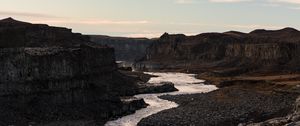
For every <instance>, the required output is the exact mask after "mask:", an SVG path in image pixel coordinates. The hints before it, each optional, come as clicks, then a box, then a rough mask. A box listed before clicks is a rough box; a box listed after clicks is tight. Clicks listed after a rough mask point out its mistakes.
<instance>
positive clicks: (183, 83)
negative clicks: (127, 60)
mask: <svg viewBox="0 0 300 126" xmlns="http://www.w3.org/2000/svg"><path fill="white" fill-rule="evenodd" d="M147 74H151V75H154V76H156V77H152V78H151V79H150V80H149V81H148V83H149V84H152V85H155V84H159V83H163V82H165V81H167V82H170V83H173V84H174V86H175V88H176V89H178V91H176V92H168V93H155V94H139V95H135V96H134V97H136V98H141V99H144V100H145V102H146V103H147V104H149V106H147V108H144V109H140V110H138V111H136V113H134V114H132V115H128V116H124V117H122V118H119V119H117V120H113V121H109V122H107V123H106V126H135V125H137V123H138V122H139V121H140V120H142V119H143V118H146V117H148V116H151V115H153V114H156V113H158V112H160V111H163V110H167V109H171V108H176V107H178V104H176V103H175V102H172V101H169V100H163V99H160V98H159V97H160V96H163V95H172V96H173V95H179V94H194V93H207V92H210V91H213V90H216V89H217V88H216V87H215V86H214V85H204V84H203V82H204V81H203V80H200V79H196V78H195V75H193V74H185V73H147ZM154 124H155V123H154Z"/></svg>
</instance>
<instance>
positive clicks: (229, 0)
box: [209, 0, 252, 3]
mask: <svg viewBox="0 0 300 126" xmlns="http://www.w3.org/2000/svg"><path fill="white" fill-rule="evenodd" d="M209 1H210V2H213V3H238V2H249V1H252V0H209Z"/></svg>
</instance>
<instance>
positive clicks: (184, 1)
mask: <svg viewBox="0 0 300 126" xmlns="http://www.w3.org/2000/svg"><path fill="white" fill-rule="evenodd" d="M175 3H177V4H191V3H195V0H176V1H175Z"/></svg>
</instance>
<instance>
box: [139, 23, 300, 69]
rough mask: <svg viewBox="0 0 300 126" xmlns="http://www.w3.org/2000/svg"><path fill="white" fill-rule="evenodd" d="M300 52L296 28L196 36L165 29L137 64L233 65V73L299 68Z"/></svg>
mask: <svg viewBox="0 0 300 126" xmlns="http://www.w3.org/2000/svg"><path fill="white" fill-rule="evenodd" d="M298 54H300V32H299V31H298V30H296V29H293V28H284V29H281V30H274V31H271V30H254V31H252V32H250V33H241V32H236V31H229V32H225V33H203V34H199V35H196V36H185V35H182V34H177V35H170V34H168V33H165V34H164V35H162V36H161V37H160V38H159V39H158V40H156V41H154V42H153V44H152V45H151V46H150V47H149V48H148V49H147V52H146V56H145V57H144V58H143V59H142V60H140V61H139V62H137V63H136V64H135V69H136V70H159V69H169V70H170V69H184V70H186V71H190V70H200V71H201V69H203V68H205V70H208V69H209V68H214V69H216V68H230V69H231V71H230V72H229V73H231V74H234V73H235V72H236V73H237V74H240V73H243V72H247V71H251V70H261V71H269V70H271V71H275V70H281V71H299V70H300V65H299V64H300V56H299V55H298ZM239 68H243V69H242V70H241V69H239ZM275 68H276V69H275ZM233 71H235V72H233Z"/></svg>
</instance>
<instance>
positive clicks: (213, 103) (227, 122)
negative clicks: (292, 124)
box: [138, 87, 296, 126]
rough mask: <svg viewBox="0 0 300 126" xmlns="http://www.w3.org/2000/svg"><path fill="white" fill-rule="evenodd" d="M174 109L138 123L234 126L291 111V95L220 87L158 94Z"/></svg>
mask: <svg viewBox="0 0 300 126" xmlns="http://www.w3.org/2000/svg"><path fill="white" fill-rule="evenodd" d="M161 98H163V99H167V100H171V101H175V102H177V103H178V104H179V105H180V106H179V107H178V108H174V109H170V110H165V111H162V112H160V113H158V114H155V115H152V116H150V117H148V118H145V119H143V120H142V121H141V122H140V123H139V124H138V125H139V126H216V125H217V126H236V125H238V124H239V123H241V122H248V121H253V122H259V121H262V120H266V119H268V118H272V117H281V116H284V115H287V114H288V113H289V112H291V110H292V108H293V103H294V101H295V99H296V95H294V94H278V93H275V94H266V93H262V92H258V91H254V90H246V89H240V88H232V87H231V88H222V89H220V90H217V91H213V92H210V93H207V94H193V95H178V96H168V95H167V96H162V97H161Z"/></svg>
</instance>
